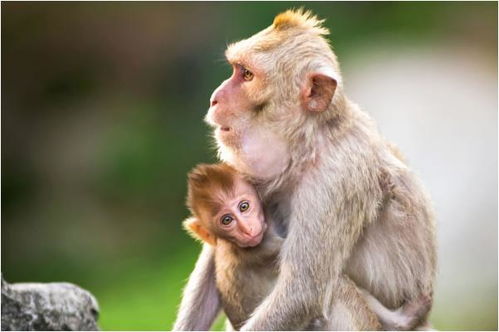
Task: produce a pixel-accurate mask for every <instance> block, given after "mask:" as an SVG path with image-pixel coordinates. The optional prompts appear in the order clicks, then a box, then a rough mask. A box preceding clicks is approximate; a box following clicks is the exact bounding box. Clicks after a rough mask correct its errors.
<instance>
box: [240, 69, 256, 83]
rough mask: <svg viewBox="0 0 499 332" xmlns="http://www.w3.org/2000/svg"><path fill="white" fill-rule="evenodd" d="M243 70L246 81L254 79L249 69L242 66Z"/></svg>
mask: <svg viewBox="0 0 499 332" xmlns="http://www.w3.org/2000/svg"><path fill="white" fill-rule="evenodd" d="M242 72H243V79H244V80H245V81H251V80H252V79H253V76H254V75H253V73H252V72H250V71H249V70H248V69H246V68H244V67H242Z"/></svg>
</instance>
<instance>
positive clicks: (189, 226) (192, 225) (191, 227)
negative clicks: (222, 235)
mask: <svg viewBox="0 0 499 332" xmlns="http://www.w3.org/2000/svg"><path fill="white" fill-rule="evenodd" d="M182 224H183V225H184V228H185V229H186V230H187V232H188V233H189V234H190V235H191V236H192V237H193V238H195V239H196V240H200V241H201V242H206V243H208V244H211V245H212V246H215V245H216V244H217V238H216V237H215V236H214V235H213V234H211V232H210V231H208V230H207V229H206V228H204V226H203V225H202V224H201V222H200V221H199V220H198V219H197V218H196V217H189V218H187V219H185V220H184V222H183V223H182Z"/></svg>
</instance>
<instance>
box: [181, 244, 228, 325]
mask: <svg viewBox="0 0 499 332" xmlns="http://www.w3.org/2000/svg"><path fill="white" fill-rule="evenodd" d="M214 258H215V255H214V248H213V247H211V246H210V245H207V244H204V245H203V250H202V251H201V254H200V255H199V258H198V260H197V262H196V266H195V267H194V271H192V273H191V275H190V277H189V281H188V282H187V286H186V287H185V289H184V295H183V298H182V302H181V304H180V309H179V311H178V315H177V320H176V321H175V324H174V326H173V330H176V331H207V330H209V329H210V327H211V325H212V324H213V321H214V320H215V318H216V317H217V315H218V313H219V311H220V308H221V304H220V296H219V294H218V291H217V288H216V284H215V260H214Z"/></svg>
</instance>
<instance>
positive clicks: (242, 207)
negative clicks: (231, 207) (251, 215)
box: [239, 201, 250, 212]
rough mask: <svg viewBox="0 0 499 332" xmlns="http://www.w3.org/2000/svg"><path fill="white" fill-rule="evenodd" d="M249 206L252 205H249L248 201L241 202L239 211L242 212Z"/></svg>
mask: <svg viewBox="0 0 499 332" xmlns="http://www.w3.org/2000/svg"><path fill="white" fill-rule="evenodd" d="M249 207H250V205H249V202H248V201H242V202H241V203H239V211H241V212H244V211H246V210H248V209H249Z"/></svg>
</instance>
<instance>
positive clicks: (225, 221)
mask: <svg viewBox="0 0 499 332" xmlns="http://www.w3.org/2000/svg"><path fill="white" fill-rule="evenodd" d="M233 220H234V218H232V216H231V215H230V214H226V215H223V216H222V218H220V222H221V223H222V225H225V226H227V225H229V224H230V223H231V222H232V221H233Z"/></svg>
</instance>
